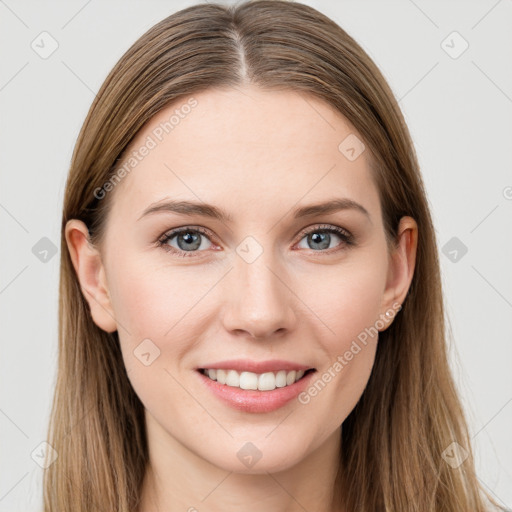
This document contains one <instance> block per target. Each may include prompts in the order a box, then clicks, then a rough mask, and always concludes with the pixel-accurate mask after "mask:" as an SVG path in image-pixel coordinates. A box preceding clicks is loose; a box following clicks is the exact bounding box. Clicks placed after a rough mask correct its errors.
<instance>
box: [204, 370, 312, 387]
mask: <svg viewBox="0 0 512 512" xmlns="http://www.w3.org/2000/svg"><path fill="white" fill-rule="evenodd" d="M304 373H305V372H304V370H299V371H296V370H292V371H289V372H287V371H286V370H279V371H278V372H276V373H273V372H266V373H260V374H258V373H253V372H241V373H238V372H237V371H236V370H219V369H208V370H203V374H205V375H207V376H208V377H209V378H210V379H212V380H216V381H217V382H219V384H226V385H227V386H231V387H234V388H241V389H254V390H256V389H257V390H259V391H272V390H273V389H276V388H284V387H285V386H290V385H291V384H293V383H294V382H297V381H298V380H299V379H301V378H302V377H303V376H304Z"/></svg>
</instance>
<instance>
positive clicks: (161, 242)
mask: <svg viewBox="0 0 512 512" xmlns="http://www.w3.org/2000/svg"><path fill="white" fill-rule="evenodd" d="M320 233H321V234H335V235H337V236H338V237H339V238H340V239H341V240H342V243H341V244H339V245H338V246H336V247H334V248H328V249H325V250H317V249H309V251H311V252H313V253H315V254H322V255H330V254H333V253H334V252H339V251H340V250H344V249H347V248H349V247H350V246H353V245H355V238H354V236H353V235H352V233H350V232H349V231H347V230H346V229H344V228H342V227H340V226H335V225H330V224H328V225H318V226H314V227H312V228H306V229H305V230H303V231H301V233H300V234H299V235H298V237H299V242H300V241H302V239H303V238H304V237H307V236H309V235H314V234H320ZM186 234H188V235H194V234H195V235H196V238H195V241H197V240H199V241H201V237H205V238H207V239H208V240H209V241H210V242H211V238H214V237H213V235H212V234H211V233H210V231H208V230H206V229H204V228H202V227H201V226H185V227H182V228H176V229H173V230H171V231H168V232H166V233H164V234H163V235H162V236H161V237H160V238H159V239H158V240H157V242H156V245H157V246H158V247H160V248H162V249H163V250H165V251H166V252H169V253H172V254H174V255H176V256H179V257H185V258H189V257H195V255H196V254H197V253H202V252H206V251H204V250H191V251H186V250H183V249H179V248H176V247H172V246H171V245H169V242H170V241H171V240H172V239H174V238H176V237H178V236H179V235H186ZM189 240H190V237H189ZM329 241H330V238H329ZM313 243H319V242H318V241H314V242H313ZM320 243H321V242H320ZM202 245H203V243H202V241H201V243H200V246H199V247H201V246H202ZM301 250H302V249H301Z"/></svg>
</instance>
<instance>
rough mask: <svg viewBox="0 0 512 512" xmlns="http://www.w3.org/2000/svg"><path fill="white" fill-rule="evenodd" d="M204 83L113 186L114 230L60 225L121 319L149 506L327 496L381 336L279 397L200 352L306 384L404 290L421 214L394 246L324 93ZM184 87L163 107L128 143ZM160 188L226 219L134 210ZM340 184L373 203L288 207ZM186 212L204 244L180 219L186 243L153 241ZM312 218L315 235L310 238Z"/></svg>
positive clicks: (327, 195) (92, 294)
mask: <svg viewBox="0 0 512 512" xmlns="http://www.w3.org/2000/svg"><path fill="white" fill-rule="evenodd" d="M194 98H196V100H197V102H198V104H197V106H196V107H195V108H194V109H193V110H192V111H191V112H190V113H189V114H188V115H187V116H185V117H184V118H183V119H180V122H179V124H178V125H177V126H175V127H174V129H173V131H172V132H170V133H169V134H167V135H166V136H165V137H164V138H163V140H162V141H161V142H160V143H159V144H158V145H157V146H156V147H155V148H154V149H152V150H151V151H150V152H149V154H148V155H147V156H145V157H144V159H143V160H142V161H140V162H138V163H137V165H136V167H135V168H134V169H133V170H132V171H131V173H130V174H129V175H127V176H125V177H124V178H123V180H122V181H121V182H120V183H119V184H118V185H117V186H116V187H115V189H114V190H113V191H111V192H109V194H112V196H111V197H109V198H108V200H112V201H113V203H112V210H111V212H110V214H109V217H108V222H107V225H106V236H105V239H104V240H105V242H104V245H103V246H102V247H101V248H98V247H92V246H91V245H90V244H88V243H87V229H86V227H85V225H84V224H83V223H82V222H81V221H78V220H71V221H69V222H68V224H67V226H66V240H67V243H68V247H69V251H70V255H71V258H72V261H73V264H74V267H75V269H76V271H77V275H78V277H79V280H80V285H81V289H82V292H83V293H84V296H85V297H86V299H87V301H88V303H89V305H90V309H91V314H92V318H93V320H94V322H95V323H96V324H97V325H98V326H99V327H100V328H101V329H103V330H105V331H107V332H114V331H116V330H117V331H118V335H119V339H120V343H121V350H122V353H123V359H124V363H125V366H126V369H127V372H128V376H129V379H130V381H131V384H132V385H133V388H134V390H135V392H136V393H137V395H138V396H139V398H140V399H141V401H142V403H143V404H144V407H145V416H146V424H147V437H148V446H149V453H150V467H149V469H150V471H149V472H148V473H147V475H146V479H145V482H144V488H143V496H142V503H141V507H140V512H158V511H166V512H175V511H187V510H190V511H193V510H198V511H202V510H208V511H218V512H220V511H223V512H230V511H239V510H244V511H246V512H255V511H261V510H273V511H287V512H295V511H299V510H300V511H304V510H310V511H312V510H315V511H317V512H334V511H335V510H336V509H335V508H333V505H332V503H331V501H332V489H333V486H334V477H335V474H336V470H337V465H338V452H339V449H340V428H341V424H342V422H343V420H344V419H345V418H346V417H347V416H348V414H349V413H350V412H351V410H352V409H353V408H354V406H355V405H356V403H357V401H358V400H359V398H360V396H361V394H362V392H363V391H364V388H365V386H366V384H367V382H368V378H369V376H370V372H371V369H372V366H373V362H374V357H375V350H376V345H377V336H375V337H374V338H370V339H369V342H368V343H367V344H366V345H364V346H363V347H362V350H360V351H359V352H358V353H357V355H355V356H354V357H353V358H352V359H351V360H350V361H348V362H347V364H346V365H345V366H344V367H343V369H342V370H341V371H339V372H338V373H336V376H335V377H334V378H332V380H330V382H329V383H328V384H327V385H326V386H325V387H324V388H323V389H322V390H321V392H319V393H318V394H317V395H316V396H314V397H311V400H310V401H309V403H307V404H306V405H305V404H303V403H300V402H299V401H298V400H297V399H294V400H291V401H290V402H288V403H286V404H285V405H284V406H283V407H280V408H278V409H277V410H274V411H271V412H264V413H254V412H246V411H240V410H237V409H235V408H233V407H231V406H230V405H228V404H226V403H225V402H223V401H221V400H220V399H219V398H218V397H217V396H215V395H214V394H212V393H211V391H210V390H209V389H207V388H206V387H205V385H204V383H203V378H202V377H200V376H199V374H198V371H197V370H196V368H198V367H201V365H203V364H205V363H207V362H212V361H219V360H227V359H241V358H243V359H251V360H255V361H263V360H269V359H285V360H289V361H293V362H296V363H301V364H304V365H307V366H308V367H311V368H315V369H316V376H315V375H313V376H312V377H314V380H312V381H311V383H313V382H314V381H315V380H316V379H317V378H319V377H321V375H322V374H324V373H325V372H327V371H328V369H329V368H332V366H333V363H334V362H335V361H336V360H337V357H338V356H340V355H343V354H344V353H345V352H346V351H347V350H349V348H350V346H351V343H352V342H353V341H354V340H356V339H357V336H358V335H359V334H360V333H361V332H363V331H364V329H365V328H369V327H371V326H374V325H376V321H377V320H378V319H379V318H382V316H380V315H383V314H385V313H386V311H390V310H391V311H392V310H393V305H394V304H402V303H403V301H404V299H405V296H406V294H407V292H408V289H409V286H410V283H411V279H412V276H413V271H414V262H415V257H416V246H417V225H416V223H415V221H414V220H413V219H412V218H410V217H404V218H402V220H401V222H400V226H399V230H398V246H397V248H396V249H394V250H393V251H389V252H388V249H389V248H388V246H387V243H386V239H385V234H384V228H383V221H382V217H381V212H380V202H379V197H378V191H377V189H376V186H375V184H374V182H373V180H372V176H371V174H370V170H369V163H368V157H369V156H368V154H367V153H368V152H367V151H365V152H363V153H362V154H361V155H360V156H359V157H358V158H356V159H355V160H353V161H350V160H349V159H347V158H346V157H345V156H344V155H343V154H342V153H341V152H340V150H339V149H338V145H339V144H340V142H341V141H343V140H344V139H345V137H347V135H349V134H351V133H352V134H354V133H356V132H355V130H354V129H353V127H351V125H349V124H348V122H347V121H346V119H345V118H344V117H343V116H341V115H340V114H339V113H338V112H336V111H334V110H333V109H332V108H331V107H330V106H329V105H327V104H326V103H324V102H322V101H320V100H318V99H315V98H313V97H311V96H304V95H302V94H300V93H297V92H293V91H279V92H277V91H272V92H269V91H263V90H261V89H258V88H256V87H255V86H244V88H242V89H234V88H233V89H223V90H219V89H211V90H207V91H204V92H202V93H200V94H195V95H194ZM306 100H307V101H306ZM185 102H186V98H185V99H184V100H180V101H178V102H177V104H176V105H172V106H170V107H168V108H166V109H165V110H163V111H161V112H159V113H158V114H157V115H156V116H155V117H153V118H152V119H151V120H150V121H149V123H148V124H147V125H146V126H144V127H143V129H142V130H141V131H140V132H139V133H138V134H137V136H136V138H135V140H134V141H132V144H131V149H133V150H136V149H137V148H139V147H140V146H141V145H142V144H144V142H145V141H146V140H147V137H148V135H151V133H152V130H154V128H155V127H157V126H158V125H159V124H160V123H161V122H163V121H165V120H168V119H169V117H170V115H172V113H173V111H174V110H175V109H176V108H177V107H179V105H182V104H184V103H185ZM357 135H358V134H357ZM358 137H359V138H360V139H361V140H362V139H363V138H362V136H360V135H358ZM165 198H167V199H171V198H172V199H175V200H180V201H196V202H200V203H208V204H211V205H214V206H216V207H218V208H221V209H223V210H225V211H226V212H227V213H228V214H229V215H230V216H231V220H223V221H221V220H219V219H215V218H212V217H205V216H200V215H198V214H194V215H191V216H185V215H183V214H178V213H175V212H169V211H167V212H158V213H152V214H149V215H146V216H143V217H142V218H141V219H140V220H139V217H141V215H142V213H143V211H144V210H145V209H146V208H148V206H150V205H151V204H153V203H155V202H160V201H162V200H164V199H165ZM335 198H349V199H351V200H353V201H355V202H356V203H358V204H359V205H361V206H363V207H364V209H366V211H367V215H366V214H364V213H363V212H361V211H359V210H358V209H356V208H347V209H343V210H339V211H335V212H331V213H328V214H326V213H323V214H320V215H316V216H306V217H300V218H294V216H293V211H294V210H295V209H296V208H299V207H303V206H307V205H312V204H317V203H322V202H326V201H328V200H331V199H335ZM187 226H190V229H192V228H193V227H195V228H197V227H202V228H204V229H205V230H206V233H207V234H206V235H204V234H201V233H197V232H192V235H193V236H197V237H198V243H197V244H196V245H194V244H192V245H193V246H194V247H193V248H192V250H190V251H188V252H187V250H186V249H187V247H189V246H187V243H188V244H190V239H187V240H185V241H183V238H186V237H184V236H183V235H181V237H180V236H174V238H173V239H172V240H169V241H168V242H167V246H170V247H171V248H173V249H174V250H175V251H177V252H180V253H181V254H183V253H186V256H187V257H180V256H179V255H177V253H173V252H169V251H166V250H165V249H164V248H163V247H158V246H157V245H156V243H155V242H156V240H158V239H159V238H161V237H162V235H164V234H165V233H167V232H169V231H170V230H171V229H173V228H180V227H187ZM319 226H321V227H323V228H324V229H325V227H326V226H327V227H330V226H333V227H336V226H338V227H341V228H343V229H345V230H347V231H349V232H350V234H352V235H353V241H354V244H353V245H350V244H348V243H347V242H346V241H345V240H344V239H343V238H341V237H340V236H339V235H338V234H336V233H330V234H329V233H328V234H326V235H324V238H323V239H322V238H321V234H322V233H325V231H322V230H321V229H319ZM305 228H308V232H309V233H320V235H319V234H317V235H316V237H315V236H314V235H313V236H309V237H308V236H307V234H303V233H302V232H303V230H304V229H305ZM248 236H251V237H253V239H254V240H255V242H254V241H253V242H251V243H253V245H250V246H249V247H250V251H253V252H254V251H256V250H258V249H261V251H262V252H261V254H260V255H259V257H257V258H256V259H255V260H254V261H251V262H248V261H247V259H244V258H243V257H241V256H240V255H241V254H242V253H241V252H237V248H238V247H239V246H240V244H241V243H242V242H243V241H244V239H245V238H246V237H248ZM189 237H190V235H189ZM329 237H330V238H329ZM322 240H325V245H322ZM199 242H200V245H199ZM245 242H247V241H245ZM254 244H256V245H254ZM319 246H320V247H319ZM242 247H246V248H247V247H248V246H247V245H244V244H242ZM171 251H172V249H171ZM398 314H400V313H398ZM388 326H389V323H387V324H386V326H385V327H383V328H380V329H379V330H380V331H382V330H384V329H385V328H387V327H388ZM145 339H150V340H151V342H152V343H153V344H154V346H157V347H158V349H159V350H160V355H159V357H157V358H156V359H154V361H153V362H152V363H151V364H149V365H145V364H142V363H141V360H140V359H139V358H138V357H136V356H135V355H134V350H136V348H137V347H138V346H139V345H140V343H141V342H142V340H145ZM260 393H265V391H260ZM248 442H250V443H252V444H253V445H255V446H256V447H257V450H258V451H259V453H260V454H261V458H260V459H259V460H258V462H257V463H256V464H254V465H253V466H251V467H248V466H247V465H244V464H243V463H242V462H241V459H240V458H239V457H238V456H237V453H238V451H239V450H240V449H241V448H242V447H243V446H244V445H246V443H248Z"/></svg>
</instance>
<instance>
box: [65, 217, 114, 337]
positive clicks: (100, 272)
mask: <svg viewBox="0 0 512 512" xmlns="http://www.w3.org/2000/svg"><path fill="white" fill-rule="evenodd" d="M65 235H66V242H67V246H68V250H69V254H70V257H71V261H72V262H73V267H74V268H75V272H76V275H77V277H78V280H79V282H80V288H81V290H82V293H83V295H84V297H85V299H86V301H87V303H88V304H89V309H90V311H91V316H92V318H93V321H94V323H95V324H96V325H97V326H98V327H99V328H100V329H103V330H104V331H106V332H114V331H116V330H117V324H116V321H115V317H114V310H113V308H112V304H111V300H110V294H109V291H108V287H107V281H106V275H105V268H104V266H103V262H102V261H101V255H100V253H99V251H98V249H97V248H95V247H94V246H93V245H92V244H91V243H90V241H89V231H88V229H87V226H86V225H85V223H84V222H82V221H80V220H78V219H72V220H70V221H68V222H67V224H66V229H65Z"/></svg>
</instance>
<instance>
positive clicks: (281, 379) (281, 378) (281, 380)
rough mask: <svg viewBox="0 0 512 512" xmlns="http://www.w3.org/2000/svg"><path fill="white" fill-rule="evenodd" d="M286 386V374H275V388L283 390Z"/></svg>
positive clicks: (281, 372) (279, 372)
mask: <svg viewBox="0 0 512 512" xmlns="http://www.w3.org/2000/svg"><path fill="white" fill-rule="evenodd" d="M285 386H286V372H285V371H284V370H280V371H278V372H277V373H276V388H284V387H285Z"/></svg>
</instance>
